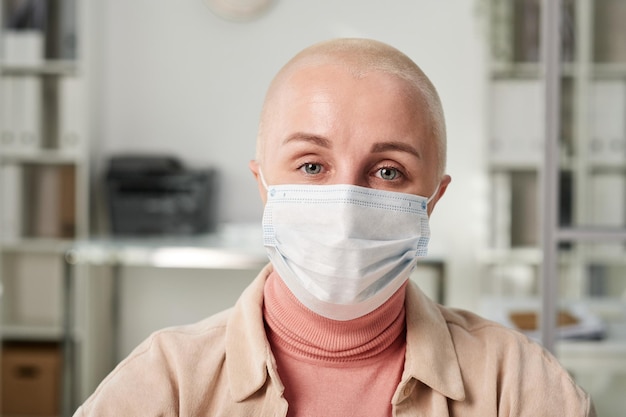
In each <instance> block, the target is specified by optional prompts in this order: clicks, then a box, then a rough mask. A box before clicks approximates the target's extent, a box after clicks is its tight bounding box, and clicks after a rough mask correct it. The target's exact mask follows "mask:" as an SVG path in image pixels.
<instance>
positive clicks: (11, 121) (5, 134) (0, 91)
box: [0, 77, 18, 152]
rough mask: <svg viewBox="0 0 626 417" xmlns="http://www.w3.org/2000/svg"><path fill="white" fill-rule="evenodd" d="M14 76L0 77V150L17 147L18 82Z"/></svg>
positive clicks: (6, 150) (9, 149) (7, 150)
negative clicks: (16, 101)
mask: <svg viewBox="0 0 626 417" xmlns="http://www.w3.org/2000/svg"><path fill="white" fill-rule="evenodd" d="M13 81H14V78H13V77H2V78H0V152H11V151H14V150H15V149H16V148H17V140H18V139H17V122H16V114H15V113H16V112H15V103H14V101H13V97H15V91H14V89H15V87H16V84H15V83H14V82H13Z"/></svg>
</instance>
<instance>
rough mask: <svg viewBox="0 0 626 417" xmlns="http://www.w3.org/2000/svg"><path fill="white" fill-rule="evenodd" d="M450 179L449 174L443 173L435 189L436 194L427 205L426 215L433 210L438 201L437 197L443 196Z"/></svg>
mask: <svg viewBox="0 0 626 417" xmlns="http://www.w3.org/2000/svg"><path fill="white" fill-rule="evenodd" d="M451 181H452V177H450V176H449V175H444V176H443V178H442V179H441V181H440V182H439V189H438V190H437V194H436V195H435V197H434V198H433V200H432V201H431V202H430V204H429V205H428V216H430V213H432V212H433V210H434V209H435V205H437V202H438V201H439V199H440V198H441V197H443V195H444V194H445V192H446V189H447V188H448V185H450V182H451Z"/></svg>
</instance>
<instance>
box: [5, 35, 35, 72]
mask: <svg viewBox="0 0 626 417" xmlns="http://www.w3.org/2000/svg"><path fill="white" fill-rule="evenodd" d="M2 39H3V49H4V60H3V61H4V63H5V64H9V65H38V64H41V63H42V62H43V59H44V35H43V32H41V31H40V30H36V29H27V30H14V29H10V30H5V31H4V33H3V34H2Z"/></svg>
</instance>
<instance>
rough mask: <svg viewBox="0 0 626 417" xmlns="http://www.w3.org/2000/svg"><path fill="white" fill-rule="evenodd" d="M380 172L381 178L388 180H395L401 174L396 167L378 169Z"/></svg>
mask: <svg viewBox="0 0 626 417" xmlns="http://www.w3.org/2000/svg"><path fill="white" fill-rule="evenodd" d="M378 173H379V175H380V178H382V179H384V180H386V181H391V180H395V179H396V178H398V176H399V175H400V173H399V172H398V170H397V169H395V168H380V169H379V170H378Z"/></svg>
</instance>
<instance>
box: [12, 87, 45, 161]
mask: <svg viewBox="0 0 626 417" xmlns="http://www.w3.org/2000/svg"><path fill="white" fill-rule="evenodd" d="M13 83H14V84H15V85H14V88H13V91H14V92H15V97H14V98H13V106H14V110H13V113H14V117H15V122H16V126H15V133H16V142H15V145H16V150H17V151H21V152H33V151H36V150H37V149H39V148H41V144H42V128H41V120H42V103H41V101H42V80H41V79H39V78H36V77H14V78H13Z"/></svg>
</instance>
